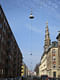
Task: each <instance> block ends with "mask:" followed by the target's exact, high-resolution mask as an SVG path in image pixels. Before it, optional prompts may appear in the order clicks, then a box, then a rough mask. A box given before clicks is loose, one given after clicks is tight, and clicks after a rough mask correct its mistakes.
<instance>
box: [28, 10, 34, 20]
mask: <svg viewBox="0 0 60 80" xmlns="http://www.w3.org/2000/svg"><path fill="white" fill-rule="evenodd" d="M29 19H34V16H33V15H32V9H31V14H30V16H29Z"/></svg>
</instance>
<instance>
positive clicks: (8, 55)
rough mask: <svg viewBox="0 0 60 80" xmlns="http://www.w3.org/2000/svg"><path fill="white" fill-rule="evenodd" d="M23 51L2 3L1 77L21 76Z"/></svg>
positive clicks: (0, 23) (0, 16)
mask: <svg viewBox="0 0 60 80" xmlns="http://www.w3.org/2000/svg"><path fill="white" fill-rule="evenodd" d="M21 65H22V53H21V51H20V49H19V46H18V44H17V42H16V40H15V37H14V35H13V33H12V31H11V28H10V26H9V24H8V21H7V19H6V16H5V14H4V12H3V9H2V7H1V5H0V77H17V76H21Z"/></svg>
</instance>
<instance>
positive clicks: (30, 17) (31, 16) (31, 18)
mask: <svg viewBox="0 0 60 80" xmlns="http://www.w3.org/2000/svg"><path fill="white" fill-rule="evenodd" d="M29 19H30V22H31V52H30V56H31V60H32V20H33V19H34V16H33V15H32V8H31V13H30V16H29ZM31 72H32V61H31Z"/></svg>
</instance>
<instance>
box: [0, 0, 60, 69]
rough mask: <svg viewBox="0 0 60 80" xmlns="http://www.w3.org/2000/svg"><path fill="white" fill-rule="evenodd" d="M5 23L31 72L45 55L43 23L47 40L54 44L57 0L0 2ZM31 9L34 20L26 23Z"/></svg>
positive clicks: (58, 26) (59, 21) (59, 26)
mask: <svg viewBox="0 0 60 80" xmlns="http://www.w3.org/2000/svg"><path fill="white" fill-rule="evenodd" d="M0 4H1V5H2V8H3V10H4V13H5V15H6V18H7V20H8V23H9V25H10V27H11V29H12V32H13V34H14V36H15V39H16V41H17V43H18V45H19V48H20V50H21V52H22V55H23V61H24V62H25V64H26V65H27V66H28V68H29V69H30V70H33V69H34V67H35V66H36V64H38V63H39V62H40V58H41V56H42V54H43V51H44V47H43V46H44V39H45V28H46V22H47V21H48V27H49V33H50V39H51V42H52V41H56V36H57V34H58V31H59V30H60V0H0ZM31 8H32V14H33V15H34V17H35V18H34V19H33V20H31V19H29V16H30V13H31ZM31 53H32V55H30V54H31Z"/></svg>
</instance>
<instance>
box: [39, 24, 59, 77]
mask: <svg viewBox="0 0 60 80" xmlns="http://www.w3.org/2000/svg"><path fill="white" fill-rule="evenodd" d="M56 39H57V40H58V41H53V42H52V43H51V40H50V36H49V29H48V23H47V26H46V31H45V44H44V53H43V55H42V57H41V60H40V66H39V76H41V75H48V76H49V77H56V78H60V33H59V34H58V36H57V38H56Z"/></svg>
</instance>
